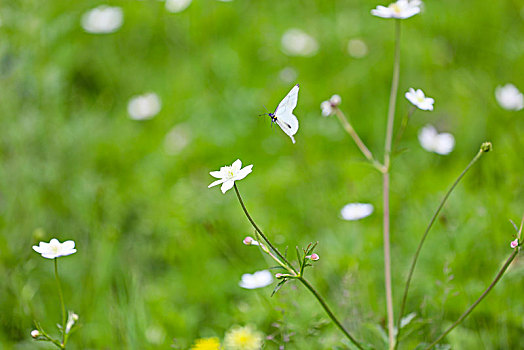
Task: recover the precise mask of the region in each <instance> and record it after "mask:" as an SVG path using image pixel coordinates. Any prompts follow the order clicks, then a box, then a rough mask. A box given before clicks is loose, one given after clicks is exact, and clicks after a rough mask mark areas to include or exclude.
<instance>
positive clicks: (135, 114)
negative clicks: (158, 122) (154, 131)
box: [127, 92, 162, 120]
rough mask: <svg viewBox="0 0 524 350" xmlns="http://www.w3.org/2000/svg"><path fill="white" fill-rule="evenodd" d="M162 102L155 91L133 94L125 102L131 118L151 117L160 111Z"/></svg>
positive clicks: (144, 118) (143, 118) (142, 118)
mask: <svg viewBox="0 0 524 350" xmlns="http://www.w3.org/2000/svg"><path fill="white" fill-rule="evenodd" d="M161 108H162V103H161V102H160V98H159V97H158V95H157V94H155V93H152V92H151V93H147V94H144V95H139V96H134V97H132V98H131V100H129V103H128V104H127V112H128V113H129V117H130V118H131V119H133V120H146V119H151V118H153V117H154V116H155V115H157V114H158V112H160V109H161Z"/></svg>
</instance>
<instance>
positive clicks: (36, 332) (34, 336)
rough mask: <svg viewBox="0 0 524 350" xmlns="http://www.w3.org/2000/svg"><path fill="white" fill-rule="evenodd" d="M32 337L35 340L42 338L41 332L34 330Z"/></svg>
mask: <svg viewBox="0 0 524 350" xmlns="http://www.w3.org/2000/svg"><path fill="white" fill-rule="evenodd" d="M31 336H32V337H33V338H38V337H39V336H40V332H39V331H37V330H36V329H33V330H32V331H31Z"/></svg>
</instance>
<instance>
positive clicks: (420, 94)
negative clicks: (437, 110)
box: [405, 88, 435, 111]
mask: <svg viewBox="0 0 524 350" xmlns="http://www.w3.org/2000/svg"><path fill="white" fill-rule="evenodd" d="M405 96H406V98H407V99H408V101H409V102H411V103H412V104H413V105H414V106H415V107H417V108H418V109H422V110H424V111H432V110H433V103H435V100H434V99H432V98H431V97H426V96H425V95H424V91H422V90H421V89H417V90H416V91H415V89H413V88H409V91H408V92H406V95H405Z"/></svg>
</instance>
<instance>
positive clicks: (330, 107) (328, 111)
mask: <svg viewBox="0 0 524 350" xmlns="http://www.w3.org/2000/svg"><path fill="white" fill-rule="evenodd" d="M340 102H342V99H341V98H340V96H339V95H333V96H331V98H330V99H329V100H327V101H323V102H322V103H321V104H320V109H321V110H322V115H323V116H324V117H328V116H330V115H332V114H333V113H335V109H336V108H338V106H339V105H340Z"/></svg>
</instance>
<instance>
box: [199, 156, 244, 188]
mask: <svg viewBox="0 0 524 350" xmlns="http://www.w3.org/2000/svg"><path fill="white" fill-rule="evenodd" d="M241 168H242V162H241V161H240V159H237V160H235V162H234V163H233V164H232V165H231V166H223V167H221V168H220V170H219V171H212V172H210V173H209V174H210V175H211V176H213V177H216V178H217V179H220V180H217V181H214V182H212V183H211V184H210V185H209V186H207V187H208V188H211V187H213V186H216V185H220V184H222V186H221V187H220V190H222V193H226V191H227V190H229V189H231V188H233V185H234V184H235V181H237V180H242V179H243V178H245V177H246V176H247V175H248V174H249V173H250V172H251V171H252V168H253V165H248V166H246V167H245V168H244V169H241Z"/></svg>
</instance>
